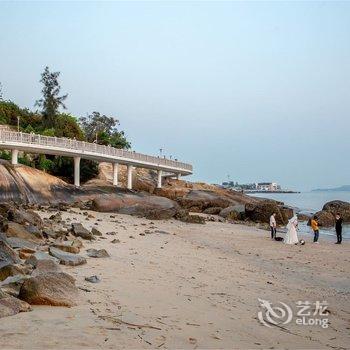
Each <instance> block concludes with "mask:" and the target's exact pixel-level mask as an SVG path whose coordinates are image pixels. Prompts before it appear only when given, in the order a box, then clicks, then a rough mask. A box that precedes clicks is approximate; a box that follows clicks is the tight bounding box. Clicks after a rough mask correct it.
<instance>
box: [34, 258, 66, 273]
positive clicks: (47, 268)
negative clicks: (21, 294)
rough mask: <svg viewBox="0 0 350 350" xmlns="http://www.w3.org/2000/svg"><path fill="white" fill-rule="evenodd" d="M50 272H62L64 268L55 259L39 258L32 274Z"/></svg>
mask: <svg viewBox="0 0 350 350" xmlns="http://www.w3.org/2000/svg"><path fill="white" fill-rule="evenodd" d="M48 272H62V270H61V268H60V267H59V265H58V264H57V263H56V262H54V261H53V260H39V261H38V262H37V264H36V266H35V269H34V270H33V272H32V276H33V277H35V276H38V275H41V274H44V273H48Z"/></svg>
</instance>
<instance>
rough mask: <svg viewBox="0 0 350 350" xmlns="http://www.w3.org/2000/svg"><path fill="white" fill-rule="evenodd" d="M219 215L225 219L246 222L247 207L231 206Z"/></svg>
mask: <svg viewBox="0 0 350 350" xmlns="http://www.w3.org/2000/svg"><path fill="white" fill-rule="evenodd" d="M219 215H220V216H221V217H223V218H225V219H231V220H244V217H245V206H244V205H243V204H235V205H231V206H229V207H227V208H225V209H222V210H221V211H220V213H219Z"/></svg>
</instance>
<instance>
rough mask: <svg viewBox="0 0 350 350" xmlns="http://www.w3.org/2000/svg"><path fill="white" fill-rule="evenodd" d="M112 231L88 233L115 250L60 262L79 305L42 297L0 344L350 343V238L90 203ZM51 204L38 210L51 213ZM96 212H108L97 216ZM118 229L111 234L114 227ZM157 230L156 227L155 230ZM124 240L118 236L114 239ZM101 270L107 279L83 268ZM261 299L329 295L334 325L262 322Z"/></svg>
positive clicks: (4, 324) (10, 321) (103, 227)
mask: <svg viewBox="0 0 350 350" xmlns="http://www.w3.org/2000/svg"><path fill="white" fill-rule="evenodd" d="M74 210H75V211H76V212H77V214H72V213H68V212H63V213H62V216H63V218H64V219H66V218H68V217H70V218H71V219H72V221H75V220H74V219H73V218H75V219H76V220H77V221H79V220H80V221H81V222H82V223H83V224H84V226H86V227H87V228H91V227H92V226H94V224H95V223H98V225H97V226H96V225H95V227H97V228H98V229H99V230H100V231H101V232H102V233H103V237H104V238H105V239H101V238H99V239H98V240H96V241H94V242H86V241H84V248H83V249H82V251H81V255H83V256H86V252H85V251H86V249H88V248H92V247H93V248H105V249H106V250H107V251H108V252H109V254H110V258H101V259H96V258H87V260H88V263H87V264H86V265H82V266H78V267H66V266H62V268H63V269H64V270H65V271H67V272H68V273H70V274H71V275H73V276H74V277H75V278H76V284H77V286H79V287H80V288H81V303H80V304H79V305H78V306H77V307H72V308H61V307H47V306H36V307H34V308H33V311H32V312H28V313H22V314H18V315H16V316H13V317H8V318H4V319H1V321H0V335H1V349H82V348H84V349H99V348H102V349H105V348H106V349H115V348H118V349H119V348H133V349H136V348H138V349H139V348H146V349H150V348H153V349H162V348H185V349H194V348H225V349H232V348H240V349H241V348H244V349H247V348H254V349H261V348H271V349H272V348H274V349H277V348H289V349H291V348H292V349H294V348H298V349H301V348H307V349H320V348H333V349H345V348H349V346H350V336H349V334H350V321H349V320H350V293H349V292H350V282H349V276H350V254H349V253H350V244H349V243H348V242H346V243H345V244H343V245H334V244H333V242H331V241H329V240H327V241H322V238H321V243H320V244H319V245H314V244H312V243H311V240H312V237H311V235H310V237H308V239H307V242H306V245H305V246H286V245H284V244H283V243H279V242H274V241H271V240H270V238H269V232H267V231H263V230H259V229H257V228H255V227H248V226H242V225H235V224H229V223H217V222H208V223H207V224H206V225H196V224H185V223H181V222H179V221H175V220H170V221H153V222H152V221H150V220H145V219H141V218H135V217H131V216H126V215H118V214H112V216H113V218H111V217H110V216H111V214H105V213H95V212H89V213H91V214H92V215H94V216H95V218H90V219H89V220H88V221H87V220H86V216H84V215H82V213H81V212H80V210H79V209H74ZM51 214H52V212H50V213H41V215H43V216H49V215H51ZM97 219H99V220H102V221H97ZM111 231H113V232H115V233H116V234H115V235H107V234H106V233H107V232H111ZM157 231H158V232H157ZM114 239H119V240H120V243H111V241H112V240H114ZM91 275H97V276H99V277H100V278H101V282H100V283H96V284H92V283H89V282H86V281H85V280H84V278H85V277H87V276H91ZM258 298H260V299H265V300H268V301H270V302H272V303H274V304H275V305H277V304H278V302H280V301H282V302H285V303H286V304H288V305H290V306H291V307H292V309H293V310H296V306H295V305H296V302H297V301H299V300H300V301H310V302H316V301H323V300H325V301H327V302H328V304H329V310H330V315H329V316H328V318H329V321H330V325H329V327H328V328H326V329H324V328H322V327H320V326H302V325H297V324H296V323H295V315H294V317H293V320H292V321H291V322H290V323H288V324H285V325H279V326H271V328H269V327H267V326H265V325H262V324H261V323H260V321H259V320H258V312H259V311H260V310H261V308H260V306H259V302H258Z"/></svg>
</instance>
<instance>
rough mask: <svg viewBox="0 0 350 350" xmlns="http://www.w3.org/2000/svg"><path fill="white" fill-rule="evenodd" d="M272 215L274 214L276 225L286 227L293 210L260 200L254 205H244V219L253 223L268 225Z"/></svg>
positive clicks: (269, 201) (273, 202)
mask: <svg viewBox="0 0 350 350" xmlns="http://www.w3.org/2000/svg"><path fill="white" fill-rule="evenodd" d="M272 213H276V222H277V224H279V225H286V224H287V223H288V220H289V219H290V218H291V217H292V216H293V209H291V208H288V207H285V206H282V205H279V204H278V203H277V202H275V201H271V200H262V201H259V202H257V203H255V204H253V203H248V204H246V205H245V216H246V218H248V219H250V220H252V221H255V222H263V223H269V222H270V216H271V215H272Z"/></svg>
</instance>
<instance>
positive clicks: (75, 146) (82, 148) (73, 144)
mask: <svg viewBox="0 0 350 350" xmlns="http://www.w3.org/2000/svg"><path fill="white" fill-rule="evenodd" d="M0 148H2V149H11V150H13V149H16V150H21V151H26V152H28V153H42V154H53V155H61V156H68V157H81V158H85V159H91V160H95V161H98V162H111V163H119V164H125V165H132V166H136V167H140V168H148V169H155V170H164V171H168V172H173V173H175V174H181V175H190V174H192V171H193V169H192V165H190V164H187V163H182V162H178V161H175V160H171V159H165V158H160V157H155V156H149V155H146V154H141V153H136V152H132V151H127V150H123V149H118V148H114V147H110V146H103V145H98V144H95V143H89V142H84V141H78V140H74V139H67V138H58V137H51V136H43V135H38V134H28V133H23V132H14V131H8V130H2V129H0Z"/></svg>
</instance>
